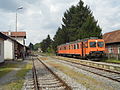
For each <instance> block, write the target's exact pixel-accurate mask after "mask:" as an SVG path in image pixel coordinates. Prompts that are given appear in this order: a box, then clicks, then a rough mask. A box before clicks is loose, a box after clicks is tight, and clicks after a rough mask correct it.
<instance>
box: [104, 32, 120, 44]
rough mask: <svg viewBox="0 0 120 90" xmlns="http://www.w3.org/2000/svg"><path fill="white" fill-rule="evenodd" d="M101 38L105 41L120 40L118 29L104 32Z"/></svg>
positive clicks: (114, 41) (113, 41)
mask: <svg viewBox="0 0 120 90" xmlns="http://www.w3.org/2000/svg"><path fill="white" fill-rule="evenodd" d="M103 39H104V40H105V43H116V42H120V30H116V31H112V32H109V33H105V34H104V35H103Z"/></svg>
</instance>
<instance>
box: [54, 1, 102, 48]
mask: <svg viewBox="0 0 120 90" xmlns="http://www.w3.org/2000/svg"><path fill="white" fill-rule="evenodd" d="M62 21H63V24H62V26H61V28H60V27H59V28H58V30H57V32H56V34H55V36H54V38H53V39H54V42H53V43H54V49H56V47H57V46H58V45H60V44H63V43H68V42H71V41H75V40H78V39H83V38H89V37H99V38H100V37H101V31H102V30H101V28H100V27H99V25H98V24H97V21H96V20H95V18H94V16H93V15H92V12H91V10H90V8H89V7H88V6H87V5H86V6H85V5H84V2H83V1H82V0H80V1H79V3H78V4H77V5H76V6H71V7H70V8H69V10H67V11H66V12H65V13H64V17H63V18H62Z"/></svg>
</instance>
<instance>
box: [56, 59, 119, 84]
mask: <svg viewBox="0 0 120 90" xmlns="http://www.w3.org/2000/svg"><path fill="white" fill-rule="evenodd" d="M58 60H61V59H58ZM61 61H63V60H61ZM64 61H65V62H69V63H71V64H76V65H82V66H85V67H90V68H94V69H98V70H102V71H106V72H108V73H115V74H120V73H119V72H115V71H111V70H106V69H101V68H96V67H93V66H89V65H85V64H81V63H77V62H72V61H67V60H64ZM71 64H70V65H71ZM72 66H75V65H72ZM75 67H76V68H79V69H82V70H85V71H88V72H91V73H94V74H97V75H99V76H102V77H106V78H109V79H111V80H114V81H117V82H120V80H117V79H114V78H111V77H109V76H105V75H102V74H99V73H96V72H94V71H90V70H88V69H87V70H86V69H84V68H81V67H80V66H75Z"/></svg>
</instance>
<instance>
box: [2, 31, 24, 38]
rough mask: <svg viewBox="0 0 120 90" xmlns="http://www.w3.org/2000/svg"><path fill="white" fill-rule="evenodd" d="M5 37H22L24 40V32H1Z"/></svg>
mask: <svg viewBox="0 0 120 90" xmlns="http://www.w3.org/2000/svg"><path fill="white" fill-rule="evenodd" d="M2 33H3V34H5V35H8V36H11V37H24V38H26V32H2Z"/></svg>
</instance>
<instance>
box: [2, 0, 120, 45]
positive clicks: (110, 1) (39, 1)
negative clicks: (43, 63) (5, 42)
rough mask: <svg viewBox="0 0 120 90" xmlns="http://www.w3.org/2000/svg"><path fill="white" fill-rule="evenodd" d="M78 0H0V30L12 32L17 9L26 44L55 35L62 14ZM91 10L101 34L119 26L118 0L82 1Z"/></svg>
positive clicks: (20, 28)
mask: <svg viewBox="0 0 120 90" xmlns="http://www.w3.org/2000/svg"><path fill="white" fill-rule="evenodd" d="M78 2H79V0H0V31H15V20H16V19H15V15H16V9H17V8H19V7H21V6H22V7H23V9H20V10H17V14H18V31H26V33H27V38H26V44H27V45H29V43H30V42H32V43H33V44H35V43H39V42H41V41H42V40H43V39H45V38H46V37H47V35H48V34H49V35H50V36H51V38H53V37H54V35H55V33H56V31H57V28H58V27H60V26H61V24H62V17H63V14H64V12H65V11H66V10H68V9H69V8H70V7H71V6H72V5H77V3H78ZM83 2H84V3H85V5H88V6H89V7H90V9H91V11H92V12H93V16H94V17H95V19H96V20H98V24H99V25H100V27H101V28H102V33H103V34H104V33H107V32H110V31H114V30H119V29H120V0H83Z"/></svg>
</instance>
